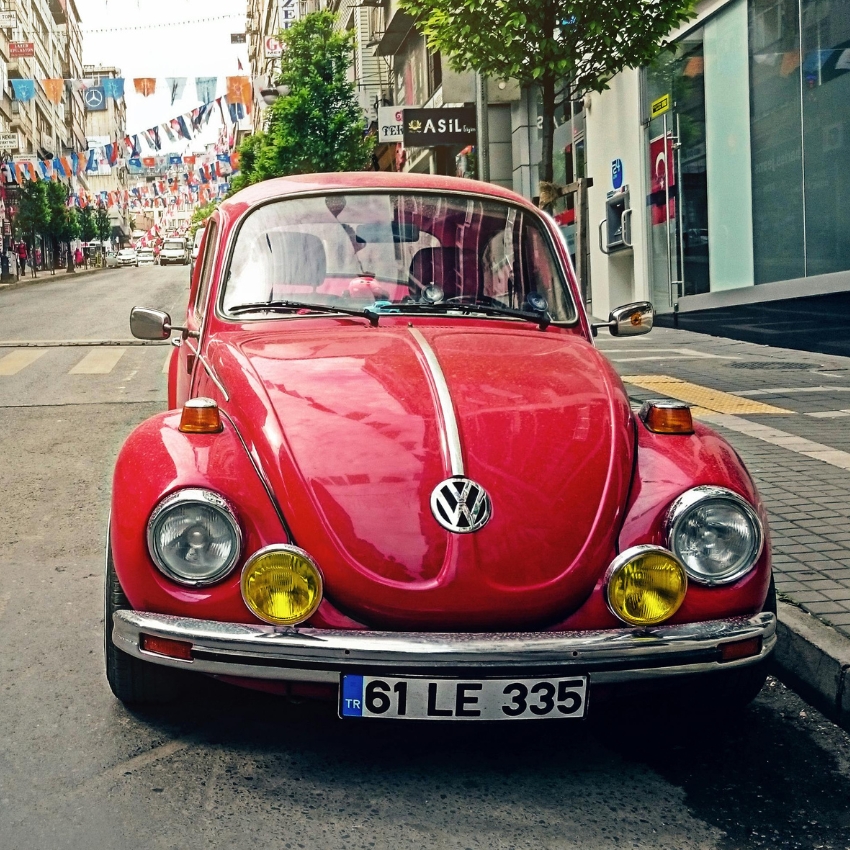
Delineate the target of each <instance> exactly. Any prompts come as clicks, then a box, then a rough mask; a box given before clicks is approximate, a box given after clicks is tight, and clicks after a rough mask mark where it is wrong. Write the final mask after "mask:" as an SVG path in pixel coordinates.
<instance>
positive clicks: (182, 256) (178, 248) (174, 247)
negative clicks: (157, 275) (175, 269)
mask: <svg viewBox="0 0 850 850" xmlns="http://www.w3.org/2000/svg"><path fill="white" fill-rule="evenodd" d="M188 262H189V249H188V247H187V246H186V240H185V239H183V238H169V239H166V240H165V241H164V242H163V243H162V250H161V251H160V252H159V264H160V265H161V266H166V265H170V264H174V263H180V264H181V265H186V263H188Z"/></svg>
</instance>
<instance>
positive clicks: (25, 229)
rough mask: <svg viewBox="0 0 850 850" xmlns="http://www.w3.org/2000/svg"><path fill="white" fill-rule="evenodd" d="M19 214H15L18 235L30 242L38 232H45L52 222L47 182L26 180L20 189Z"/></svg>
mask: <svg viewBox="0 0 850 850" xmlns="http://www.w3.org/2000/svg"><path fill="white" fill-rule="evenodd" d="M19 197H20V201H19V204H18V214H17V215H16V216H15V229H16V231H17V234H16V235H17V236H18V237H19V238H23V239H24V240H25V241H27V242H29V243H30V247H32V240H33V238H34V236H35V234H36V233H44V232H45V230H46V229H47V226H48V224H49V222H50V205H49V204H48V202H47V189H46V187H45V184H44V183H42V182H41V181H39V182H37V183H36V182H29V181H28V182H26V183H24V185H23V186H22V187H21V190H20V196H19Z"/></svg>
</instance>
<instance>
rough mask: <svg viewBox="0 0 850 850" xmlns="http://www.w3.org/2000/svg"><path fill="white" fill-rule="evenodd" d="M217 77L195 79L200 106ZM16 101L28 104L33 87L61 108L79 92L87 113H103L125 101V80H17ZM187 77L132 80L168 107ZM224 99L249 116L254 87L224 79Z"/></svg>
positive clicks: (210, 95) (138, 91)
mask: <svg viewBox="0 0 850 850" xmlns="http://www.w3.org/2000/svg"><path fill="white" fill-rule="evenodd" d="M218 81H219V78H218V77H195V78H194V83H195V95H196V97H197V99H198V100H199V101H201V102H202V103H209V102H210V101H212V100H213V99H214V98H215V93H216V90H217V88H218ZM9 82H10V83H11V84H12V91H13V93H14V95H15V100H18V101H20V102H21V103H27V102H29V101H31V100H33V99H34V98H35V96H36V91H37V90H36V83H38V84H39V85H41V87H42V89H43V90H44V94H45V96H46V97H47V99H48V100H50V101H51V103H55V104H60V103H61V102H62V100H63V98H64V97H65V96H66V95H68V96H70V95H71V94H74V93H77V92H82V93H83V99H84V100H85V103H86V109H87V110H88V111H90V112H95V111H99V110H102V109H106V101H108V100H120V99H121V98H123V97H124V95H125V91H126V84H127V80H126V79H125V78H124V77H91V78H87V79H64V78H62V77H57V78H51V79H19V80H10V81H9ZM188 82H189V78H188V77H165V78H163V79H162V80H160V79H158V78H157V77H134V78H132V84H133V90H134V91H135V92H136V94H138V95H140V96H142V97H151V96H152V95H154V94H156V92H157V91H160V90H164V91H165V92H166V93H167V94H168V95H169V96H170V98H171V105H172V106H173V105H174V104H175V103H176V101H178V100H180V99H181V98H182V97H183V96H184V94H185V92H186V87H187V85H188ZM225 83H226V86H227V99H228V101H229V102H230V103H235V104H241V105H242V106H243V107H244V108H245V110H246V111H247V112H248V113H249V114H250V112H251V100H252V92H253V84H252V81H251V78H250V77H248V76H243V75H238V76H234V77H225Z"/></svg>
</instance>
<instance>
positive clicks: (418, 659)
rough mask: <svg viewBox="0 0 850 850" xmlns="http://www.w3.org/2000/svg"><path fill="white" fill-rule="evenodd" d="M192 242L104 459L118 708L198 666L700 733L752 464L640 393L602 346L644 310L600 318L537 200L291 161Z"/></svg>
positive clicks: (746, 545)
mask: <svg viewBox="0 0 850 850" xmlns="http://www.w3.org/2000/svg"><path fill="white" fill-rule="evenodd" d="M198 260H199V262H200V264H201V269H200V272H199V273H198V274H196V275H195V276H194V277H193V281H192V285H191V287H190V291H189V297H188V302H187V307H186V312H185V314H183V315H182V316H180V317H179V318H178V319H177V320H176V321H175V322H172V319H171V317H170V316H169V315H168V314H166V313H164V312H161V311H158V310H153V309H146V308H134V310H133V311H132V313H131V317H130V327H131V330H132V333H133V334H134V335H135V336H136V337H138V338H140V339H147V340H164V339H167V338H169V337H170V336H171V335H172V333H174V332H179V333H180V337H179V338H178V339H177V340H176V342H177V345H176V347H175V348H174V349H173V350H172V355H171V357H172V360H171V363H170V371H169V377H168V408H169V409H168V410H167V411H164V412H162V413H159V414H157V415H155V416H153V417H152V418H151V419H149V420H147V421H146V422H143V423H142V424H141V425H139V426H138V427H137V428H136V430H134V431H133V432H132V433H131V434H130V436H129V437H128V438H127V440H126V442H125V444H124V446H123V448H122V450H121V452H120V454H119V456H118V460H117V462H116V467H115V474H114V479H113V491H112V508H111V515H110V522H109V529H108V534H107V538H108V541H109V543H108V554H107V561H106V603H105V604H106V608H105V612H104V620H103V622H104V627H105V630H106V631H105V635H104V637H105V652H106V672H107V678H108V681H109V684H110V686H111V688H112V691H113V693H114V694H115V695H116V696H117V697H118V698H119V699H121V700H123V701H124V702H127V703H137V702H138V703H142V702H156V701H164V700H168V699H171V698H174V697H175V695H177V694H179V693H180V692H181V689H184V688H185V687H186V685H187V684H189V685H191V676H192V674H193V671H194V673H195V674H197V673H203V674H209V675H214V676H218V677H219V678H222V679H224V680H226V681H229V682H232V683H233V684H238V685H242V686H247V687H255V688H259V689H262V690H266V691H269V690H271V691H275V692H278V693H281V694H289V695H293V696H318V695H325V696H326V697H327V698H329V699H334V700H337V706H338V711H339V714H340V716H341V717H342V718H346V719H351V720H352V722H355V720H356V719H359V718H363V717H368V718H376V719H389V718H392V719H423V720H442V721H475V720H496V719H498V720H502V721H515V720H531V719H542V718H545V719H553V720H557V719H561V720H566V719H570V718H582V717H585V716H586V715H587V711H588V705H590V706H591V710H592V707H593V705H594V704H597V703H602V702H604V701H605V700H616V701H618V703H622V702H626V701H628V700H629V699H634V700H635V701H636V702H635V703H632V704H637V705H638V706H640V705H645V704H647V703H648V702H650V700H651V699H652V693H653V690H652V689H654V693H655V694H656V696H657V695H658V694H659V693H660V692H662V691H663V700H662V701H660V702H659V704H661V705H664V706H665V707H666V706H675V707H676V709H675V710H676V711H677V712H678V713H680V714H681V716H685V717H687V718H688V719H689V720H693V718H695V717H696V716H700V717H703V716H704V717H705V718H706V719H705V720H701V721H699V722H700V723H705V722H713V721H714V719H715V718H716V716H717V713H723V712H726V711H728V710H731V709H738V708H740V707H741V706H743V705H744V704H746V703H747V702H748V701H749V700H751V699H752V698H753V697H754V696H755V695H756V694H757V693H758V691H759V689H760V688H761V686H762V684H763V682H764V679H765V676H766V673H767V668H766V663H767V661H768V656H769V655H770V653H771V652H772V650H773V648H774V646H775V643H776V594H775V591H774V588H773V582H772V578H771V555H770V542H769V537H768V530H767V519H766V515H765V511H764V508H763V506H762V503H761V501H760V499H759V495H758V492H757V491H756V487H755V484H754V483H753V480H752V478H751V477H750V475H749V473H748V472H747V470H746V468H745V467H744V465H743V462H742V461H741V459H740V457H738V455H737V454H736V453H735V451H734V450H733V449H732V447H731V446H730V445H729V444H728V443H727V442H726V441H725V440H724V439H723V438H722V437H721V436H720V435H719V434H717V433H715V432H714V431H712V430H711V429H710V428H708V427H706V426H705V425H703V424H702V423H700V422H698V421H695V420H694V419H693V417H692V415H691V410H690V408H689V406H688V405H686V404H684V403H682V402H678V401H674V400H672V399H662V400H655V401H647V402H646V403H645V404H644V405H643V406H642V407H641V408H640V409H639V410H634V409H632V406H631V404H630V401H629V396H628V394H627V391H626V389H625V387H624V385H623V383H622V381H621V380H620V378H619V376H618V375H617V372H616V371H615V370H614V367H613V366H612V365H611V363H610V362H609V361H608V360H607V359H606V358H605V356H604V355H603V354H602V353H601V352H600V351H599V350H598V349H597V348H596V347H595V345H594V336H595V335H596V332H597V331H598V330H601V329H607V330H609V331H610V333H612V334H613V335H615V336H618V337H624V336H633V335H636V334H643V333H646V332H648V331H649V330H650V329H651V327H652V324H653V320H654V312H653V309H652V305H651V304H649V303H648V302H645V301H644V302H636V303H632V304H627V305H625V306H623V307H619V308H617V309H615V310H613V311H612V312H611V314H610V315H609V317H608V320H607V321H605V322H599V323H596V324H591V322H590V320H589V318H588V316H587V314H586V312H585V310H584V306H583V303H582V298H581V291H580V289H579V287H578V285H577V283H576V280H575V276H574V273H573V270H572V266H571V265H570V262H569V256H568V253H567V246H566V243H565V241H564V240H563V238H562V236H561V234H560V232H559V229H558V226H557V224H556V222H555V220H554V219H552V218H550V217H548V216H546V215H544V214H543V213H541V212H540V211H539V210H538V209H537V208H536V207H535V206H534V205H533V204H531V203H530V202H528V201H526V200H525V199H523V198H522V197H521V196H519V195H516V194H514V193H513V192H510V191H508V190H506V189H503V188H501V187H499V186H496V185H494V184H490V183H483V182H477V181H471V180H460V179H456V178H446V177H437V176H431V175H418V174H387V173H382V172H361V173H356V174H322V175H301V176H298V177H291V178H282V179H277V180H267V181H265V182H263V183H260V184H257V185H255V186H251V187H249V188H247V189H244V190H243V191H241V192H239V193H237V194H236V195H234V196H233V197H232V198H230V199H229V200H226V201H225V202H224V203H222V204H221V206H220V207H219V208H218V209H217V210H216V211H215V213H214V214H213V216H212V218H211V219H210V221H209V223H208V225H207V238H206V239H205V240H204V247H203V252H202V253H201V255H200V256H199V258H198ZM187 677H188V678H187ZM693 722H697V721H695V720H693ZM638 728H639V727H638Z"/></svg>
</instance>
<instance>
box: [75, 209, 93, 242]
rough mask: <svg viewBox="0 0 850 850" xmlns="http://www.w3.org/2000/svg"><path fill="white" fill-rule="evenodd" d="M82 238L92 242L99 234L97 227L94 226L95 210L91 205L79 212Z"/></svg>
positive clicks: (84, 240)
mask: <svg viewBox="0 0 850 850" xmlns="http://www.w3.org/2000/svg"><path fill="white" fill-rule="evenodd" d="M79 222H80V239H82V240H83V242H91V241H92V240H93V239H94V238H95V237H96V236H97V228H96V227H95V226H94V212H93V211H92V208H91V207H90V206H85V207H83V208H82V209H81V210H80V212H79Z"/></svg>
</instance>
